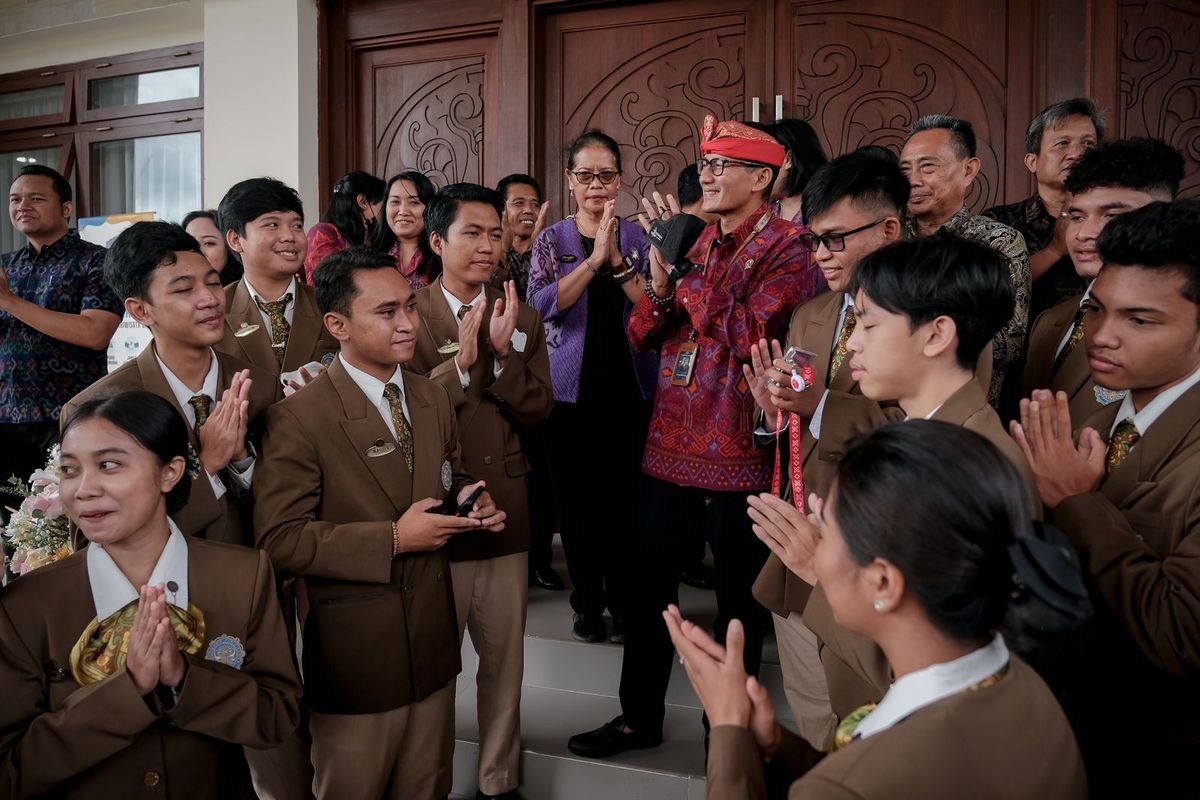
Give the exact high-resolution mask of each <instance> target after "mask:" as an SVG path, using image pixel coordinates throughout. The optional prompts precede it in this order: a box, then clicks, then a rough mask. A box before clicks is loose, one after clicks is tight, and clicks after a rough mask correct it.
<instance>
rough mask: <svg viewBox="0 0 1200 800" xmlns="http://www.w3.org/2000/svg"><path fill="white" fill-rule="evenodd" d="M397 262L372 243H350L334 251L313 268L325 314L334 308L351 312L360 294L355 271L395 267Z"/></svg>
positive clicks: (346, 312)
mask: <svg viewBox="0 0 1200 800" xmlns="http://www.w3.org/2000/svg"><path fill="white" fill-rule="evenodd" d="M395 268H396V262H395V261H394V260H393V259H392V257H391V256H389V255H388V254H387V253H381V252H379V251H378V250H375V249H373V248H370V247H361V246H351V247H347V248H346V249H345V250H342V251H339V252H337V253H331V254H329V255H328V256H326V257H325V258H323V259H322V260H321V263H320V264H318V265H317V268H316V269H315V270H313V288H314V290H315V292H316V296H317V309H318V310H319V311H320V312H321V315H322V316H324V315H325V314H328V313H329V312H331V311H333V312H336V313H338V314H341V315H342V316H344V317H348V316H350V306H351V304H352V303H353V302H354V298H355V297H357V296H358V286H357V285H356V284H355V283H354V273H355V272H358V271H359V270H367V269H395Z"/></svg>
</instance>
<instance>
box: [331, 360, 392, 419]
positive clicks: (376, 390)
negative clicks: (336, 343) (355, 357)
mask: <svg viewBox="0 0 1200 800" xmlns="http://www.w3.org/2000/svg"><path fill="white" fill-rule="evenodd" d="M338 358H339V359H340V360H341V362H342V366H343V367H345V368H346V374H347V375H349V376H350V380H352V381H354V383H355V384H356V385H357V386H358V388H359V389H362V392H363V394H365V395H366V396H367V399H368V400H370V401H371V404H372V405H374V406H375V407H376V408H378V407H379V406H381V405H382V404H383V403H384V397H383V389H384V387H385V386H386V385H387V384H388V383H394V384H396V386H398V387H400V396H401V397H404V370H403V369H401V368H400V366H399V365H397V366H396V371H395V372H393V373H392V377H391V380H389V381H387V382H386V383H385V382H384V381H381V380H379V379H378V378H376V377H375V376H373V375H368V374H367V373H365V372H363V371H362V370H361V369H359V368H358V367H356V366H354V365H353V364H351V363H350V362H349V361H347V360H346V356H345V355H343V354H342V353H338Z"/></svg>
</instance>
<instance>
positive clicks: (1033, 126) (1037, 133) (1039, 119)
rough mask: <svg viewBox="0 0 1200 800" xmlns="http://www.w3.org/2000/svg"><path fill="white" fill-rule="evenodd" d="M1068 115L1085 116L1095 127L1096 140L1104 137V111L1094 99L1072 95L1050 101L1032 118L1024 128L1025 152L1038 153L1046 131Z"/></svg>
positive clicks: (1059, 123)
mask: <svg viewBox="0 0 1200 800" xmlns="http://www.w3.org/2000/svg"><path fill="white" fill-rule="evenodd" d="M1068 117H1087V118H1088V119H1090V120H1091V121H1092V127H1093V128H1095V129H1096V141H1100V140H1102V139H1103V138H1104V112H1102V111H1101V110H1100V108H1099V107H1098V106H1097V105H1096V101H1095V100H1093V99H1092V98H1090V97H1072V98H1071V99H1070V100H1060V101H1059V102H1057V103H1051V104H1050V105H1048V106H1046V107H1045V108H1043V109H1042V110H1041V112H1040V113H1039V114H1038V115H1037V116H1036V117H1034V118H1033V121H1032V122H1030V123H1029V127H1028V128H1027V129H1026V130H1025V152H1026V153H1040V152H1041V150H1042V137H1043V136H1044V135H1045V133H1046V131H1048V130H1053V129H1054V128H1057V127H1058V126H1059V125H1061V124H1062V123H1063V122H1065V121H1066V120H1067V118H1068Z"/></svg>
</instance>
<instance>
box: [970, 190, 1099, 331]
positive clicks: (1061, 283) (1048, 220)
mask: <svg viewBox="0 0 1200 800" xmlns="http://www.w3.org/2000/svg"><path fill="white" fill-rule="evenodd" d="M983 216H985V217H991V218H992V219H994V220H996V221H997V222H1003V223H1004V224H1005V225H1007V226H1009V227H1010V228H1012V229H1013V230H1015V231H1016V232H1017V233H1019V234H1021V235H1022V236H1024V237H1025V246H1026V247H1028V248H1029V255H1033V254H1034V253H1037V252H1039V251H1041V250H1044V249H1045V248H1046V247H1047V246H1048V245H1049V244H1050V242H1052V241H1054V225H1055V222H1056V220H1055V219H1054V217H1053V216H1051V215H1050V212H1049V211H1047V210H1046V205H1045V203H1043V202H1042V198H1041V197H1040V196H1039V195H1038V194H1036V193H1035V194H1034V195H1033V197H1029V198H1026V199H1025V200H1022V201H1021V202H1019V203H1013V204H1011V205H1007V206H993V207H991V208H989V209H988V210H987V211H985V212H983ZM1085 286H1087V279H1086V278H1081V277H1080V276H1079V274H1078V273H1077V272H1075V265H1074V264H1073V263H1072V262H1071V257H1070V256H1063V257H1062V258H1060V259H1059V260H1058V261H1055V262H1054V264H1053V265H1051V267H1050V269H1049V270H1047V271H1046V272H1045V273H1044V274H1043V275H1042V277H1040V278H1038V279H1037V280H1036V281H1034V282H1033V288H1032V290H1031V292H1030V295H1029V324H1030V326H1031V327H1032V325H1033V322H1034V320H1036V319H1037V317H1038V314H1040V313H1042V312H1043V311H1046V310H1047V309H1050V308H1054V306H1056V305H1058V304H1059V303H1061V302H1063V301H1064V300H1070V299H1071V298H1072V297H1074V296H1075V295H1077V294H1079V293H1080V292H1082V291H1083V289H1084V287H1085Z"/></svg>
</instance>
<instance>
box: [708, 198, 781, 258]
mask: <svg viewBox="0 0 1200 800" xmlns="http://www.w3.org/2000/svg"><path fill="white" fill-rule="evenodd" d="M770 213H771V206H770V205H769V204H767V203H763V204H762V205H761V206H759V207H758V209H757V210H756V211H755V212H754V213H753V214H751V215H750V216H748V217H746V218H745V219H744V220H742V224H741V225H738V226H737V227H736V228H734V229H733V230H732V231H730V232H729V233H727V234H725V235H724V236H722V235H721V224H720V223H719V222H714V223H713V227H714V228H715V229H716V232H715V235H714V236H713V241H714V242H715V243H716V245H717V246H718V247H722V246H724V245H727V244H732V245H733V246H735V247H737V246H740V245H741V243H742V242H744V241H746V239H747V238H748V237H749V236H750V232H751V231H752V230H754V226H755V225H757V224H758V221H759V219H761V218H762V216H763V214H770Z"/></svg>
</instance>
